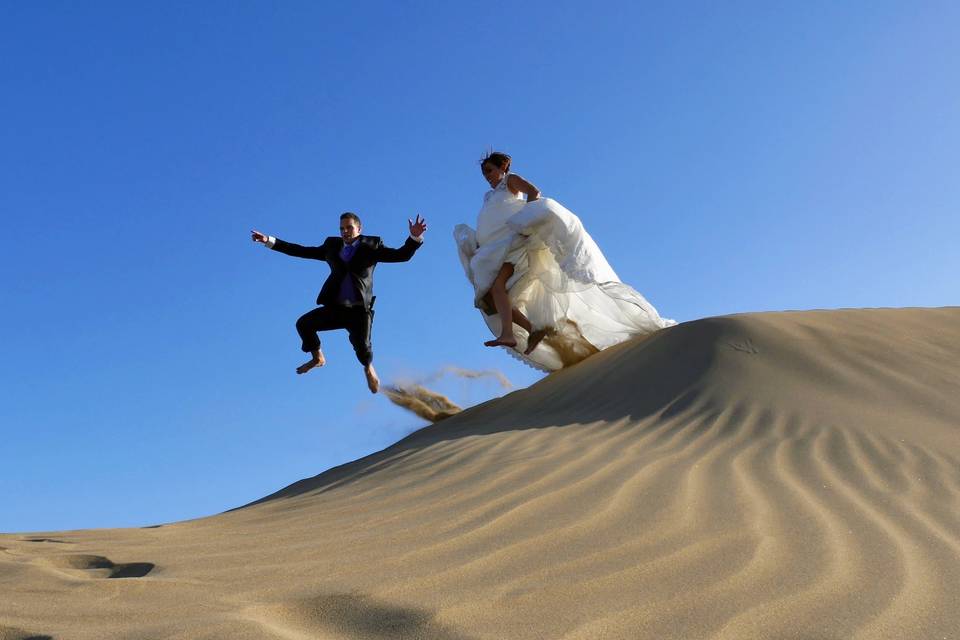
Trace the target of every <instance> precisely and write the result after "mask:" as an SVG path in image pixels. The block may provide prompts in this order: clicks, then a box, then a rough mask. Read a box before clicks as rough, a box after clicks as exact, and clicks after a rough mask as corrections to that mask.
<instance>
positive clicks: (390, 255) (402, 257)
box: [273, 236, 422, 309]
mask: <svg viewBox="0 0 960 640" xmlns="http://www.w3.org/2000/svg"><path fill="white" fill-rule="evenodd" d="M359 242H360V244H359V246H358V247H357V250H356V252H355V253H354V254H353V258H351V259H350V262H344V261H343V260H341V259H340V250H341V249H343V244H344V243H343V238H338V237H336V236H332V237H330V238H327V239H326V240H324V241H323V244H322V245H320V246H319V247H303V246H301V245H299V244H293V243H292V242H284V241H283V240H280V239H279V238H278V239H277V241H276V243H275V244H274V245H273V250H274V251H279V252H280V253H285V254H287V255H288V256H295V257H297V258H310V259H312V260H324V261H326V263H327V264H328V265H330V275H329V276H328V277H327V281H326V282H324V283H323V287H321V289H320V294H319V295H318V296H317V304H337V302H338V300H337V298H338V296H339V295H340V284H341V282H343V279H344V278H346V277H349V278H351V279H352V280H353V286H354V289H356V291H357V293H358V294H359V295H360V298H361V300H362V301H363V306H364V308H365V309H369V308H370V305H371V304H373V270H374V268H376V266H377V263H378V262H406V261H407V260H409V259H410V258H412V257H413V254H414V253H416V252H417V249H419V248H420V245H421V244H422V243H420V242H417V241H416V240H414V239H413V238H407V241H406V242H404V243H403V246H402V247H400V248H399V249H391V248H390V247H385V246H383V241H382V240H381V239H380V238H379V237H377V236H360V237H359Z"/></svg>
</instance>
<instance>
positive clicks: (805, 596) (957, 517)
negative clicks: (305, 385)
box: [0, 308, 960, 640]
mask: <svg viewBox="0 0 960 640" xmlns="http://www.w3.org/2000/svg"><path fill="white" fill-rule="evenodd" d="M958 363H960V309H956V308H948V309H900V310H890V309H868V310H843V311H818V312H790V313H787V312H784V313H764V314H743V315H737V316H726V317H721V318H707V319H704V320H700V321H695V322H690V323H684V324H681V325H678V326H676V327H672V328H670V329H667V330H664V331H661V332H658V333H657V334H654V335H652V336H649V337H647V338H645V339H640V340H636V341H633V342H630V343H626V344H623V345H619V346H617V347H614V348H612V349H608V350H606V351H604V352H601V353H599V354H597V355H596V356H593V357H591V358H589V359H588V360H586V361H584V362H582V363H581V364H579V365H577V366H574V367H571V368H569V369H565V370H562V371H560V372H557V373H555V374H552V375H551V376H549V377H547V378H546V379H545V380H543V381H541V382H539V383H538V384H536V385H533V386H532V387H530V388H528V389H523V390H520V391H516V392H514V393H511V394H509V395H507V396H505V397H503V398H500V399H497V400H492V401H489V402H486V403H484V404H482V405H480V406H478V407H474V408H471V409H467V410H465V411H463V412H462V413H459V414H457V415H454V416H452V417H449V418H447V419H446V420H444V421H443V422H441V423H438V424H436V425H432V426H430V427H427V428H424V429H421V430H420V431H418V432H416V433H414V434H412V435H410V436H409V437H407V438H405V439H404V440H402V441H400V442H398V443H397V444H396V445H394V446H392V447H390V448H388V449H385V450H384V451H381V452H378V453H376V454H373V455H371V456H367V457H366V458H363V459H361V460H358V461H356V462H353V463H350V464H347V465H343V466H342V467H338V468H335V469H331V470H329V471H327V472H324V473H322V474H320V475H318V476H316V477H314V478H308V479H305V480H302V481H299V482H297V483H294V484H292V485H291V486H289V487H287V488H285V489H283V490H281V491H278V492H277V493H275V494H272V495H271V496H267V497H266V498H264V499H261V500H258V501H255V502H254V503H251V505H248V506H247V507H244V508H240V509H236V510H233V511H230V512H227V513H224V514H221V515H218V516H213V517H210V518H204V519H200V520H194V521H188V522H182V523H173V524H169V525H164V526H161V527H158V528H150V529H132V530H131V529H125V530H92V531H76V532H58V533H38V534H32V535H3V536H0V547H3V549H2V550H0V638H7V637H9V638H16V639H17V640H23V638H27V637H44V636H48V637H51V638H58V639H59V638H80V639H85V638H114V637H115V638H210V639H214V638H241V639H242V638H342V639H359V638H427V639H448V638H449V639H456V640H460V639H466V638H497V639H502V638H517V639H523V638H538V639H539V638H558V639H566V640H573V639H584V640H586V639H594V638H625V639H632V638H657V639H662V638H683V639H688V638H718V639H735V638H736V639H742V638H758V639H759V638H823V639H828V638H837V639H840V638H844V639H846V638H871V639H872V638H956V637H958V632H960V609H958V608H957V607H956V606H955V603H954V601H955V598H956V592H957V585H958V584H960V438H958V437H957V435H958V429H960V395H958V394H957V393H956V388H957V382H958V381H960V364H958ZM147 565H149V566H150V569H149V571H143V573H142V575H140V576H139V577H124V576H117V577H120V578H121V579H110V575H109V572H110V571H113V570H114V569H115V568H116V567H131V566H133V567H138V568H139V569H138V571H142V570H143V569H145V568H146V566H147ZM26 630H30V631H29V633H32V634H33V635H32V636H31V635H27V634H28V631H26ZM16 634H20V635H16Z"/></svg>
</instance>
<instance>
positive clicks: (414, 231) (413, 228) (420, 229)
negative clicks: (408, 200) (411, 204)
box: [407, 213, 427, 238]
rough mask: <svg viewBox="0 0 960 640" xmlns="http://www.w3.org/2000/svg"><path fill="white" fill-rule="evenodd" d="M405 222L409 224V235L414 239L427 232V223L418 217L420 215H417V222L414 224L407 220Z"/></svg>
mask: <svg viewBox="0 0 960 640" xmlns="http://www.w3.org/2000/svg"><path fill="white" fill-rule="evenodd" d="M407 222H409V223H410V235H411V236H413V237H414V238H419V237H420V236H422V235H423V234H424V232H426V230H427V221H426V220H424V219H423V218H421V217H420V214H419V213H418V214H417V221H416V222H414V221H413V220H410V219H409V218H407Z"/></svg>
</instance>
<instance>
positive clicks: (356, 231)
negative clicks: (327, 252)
mask: <svg viewBox="0 0 960 640" xmlns="http://www.w3.org/2000/svg"><path fill="white" fill-rule="evenodd" d="M359 235H360V225H359V224H357V221H356V220H354V219H353V218H344V219H343V220H341V221H340V237H341V238H343V241H344V242H347V243H350V242H353V241H354V240H356V239H357V237H358V236H359Z"/></svg>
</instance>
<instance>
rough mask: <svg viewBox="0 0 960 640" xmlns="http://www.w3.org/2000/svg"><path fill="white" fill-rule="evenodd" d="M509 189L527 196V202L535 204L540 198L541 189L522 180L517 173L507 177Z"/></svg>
mask: <svg viewBox="0 0 960 640" xmlns="http://www.w3.org/2000/svg"><path fill="white" fill-rule="evenodd" d="M507 188H508V189H510V191H512V192H513V193H524V194H526V196H527V202H533V201H534V200H536V199H537V198H539V197H540V189H537V188H536V187H535V186H533V185H532V184H530V183H529V182H527V181H526V180H524V179H523V178H521V177H520V176H518V175H517V174H515V173H511V174H510V175H509V176H507Z"/></svg>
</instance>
